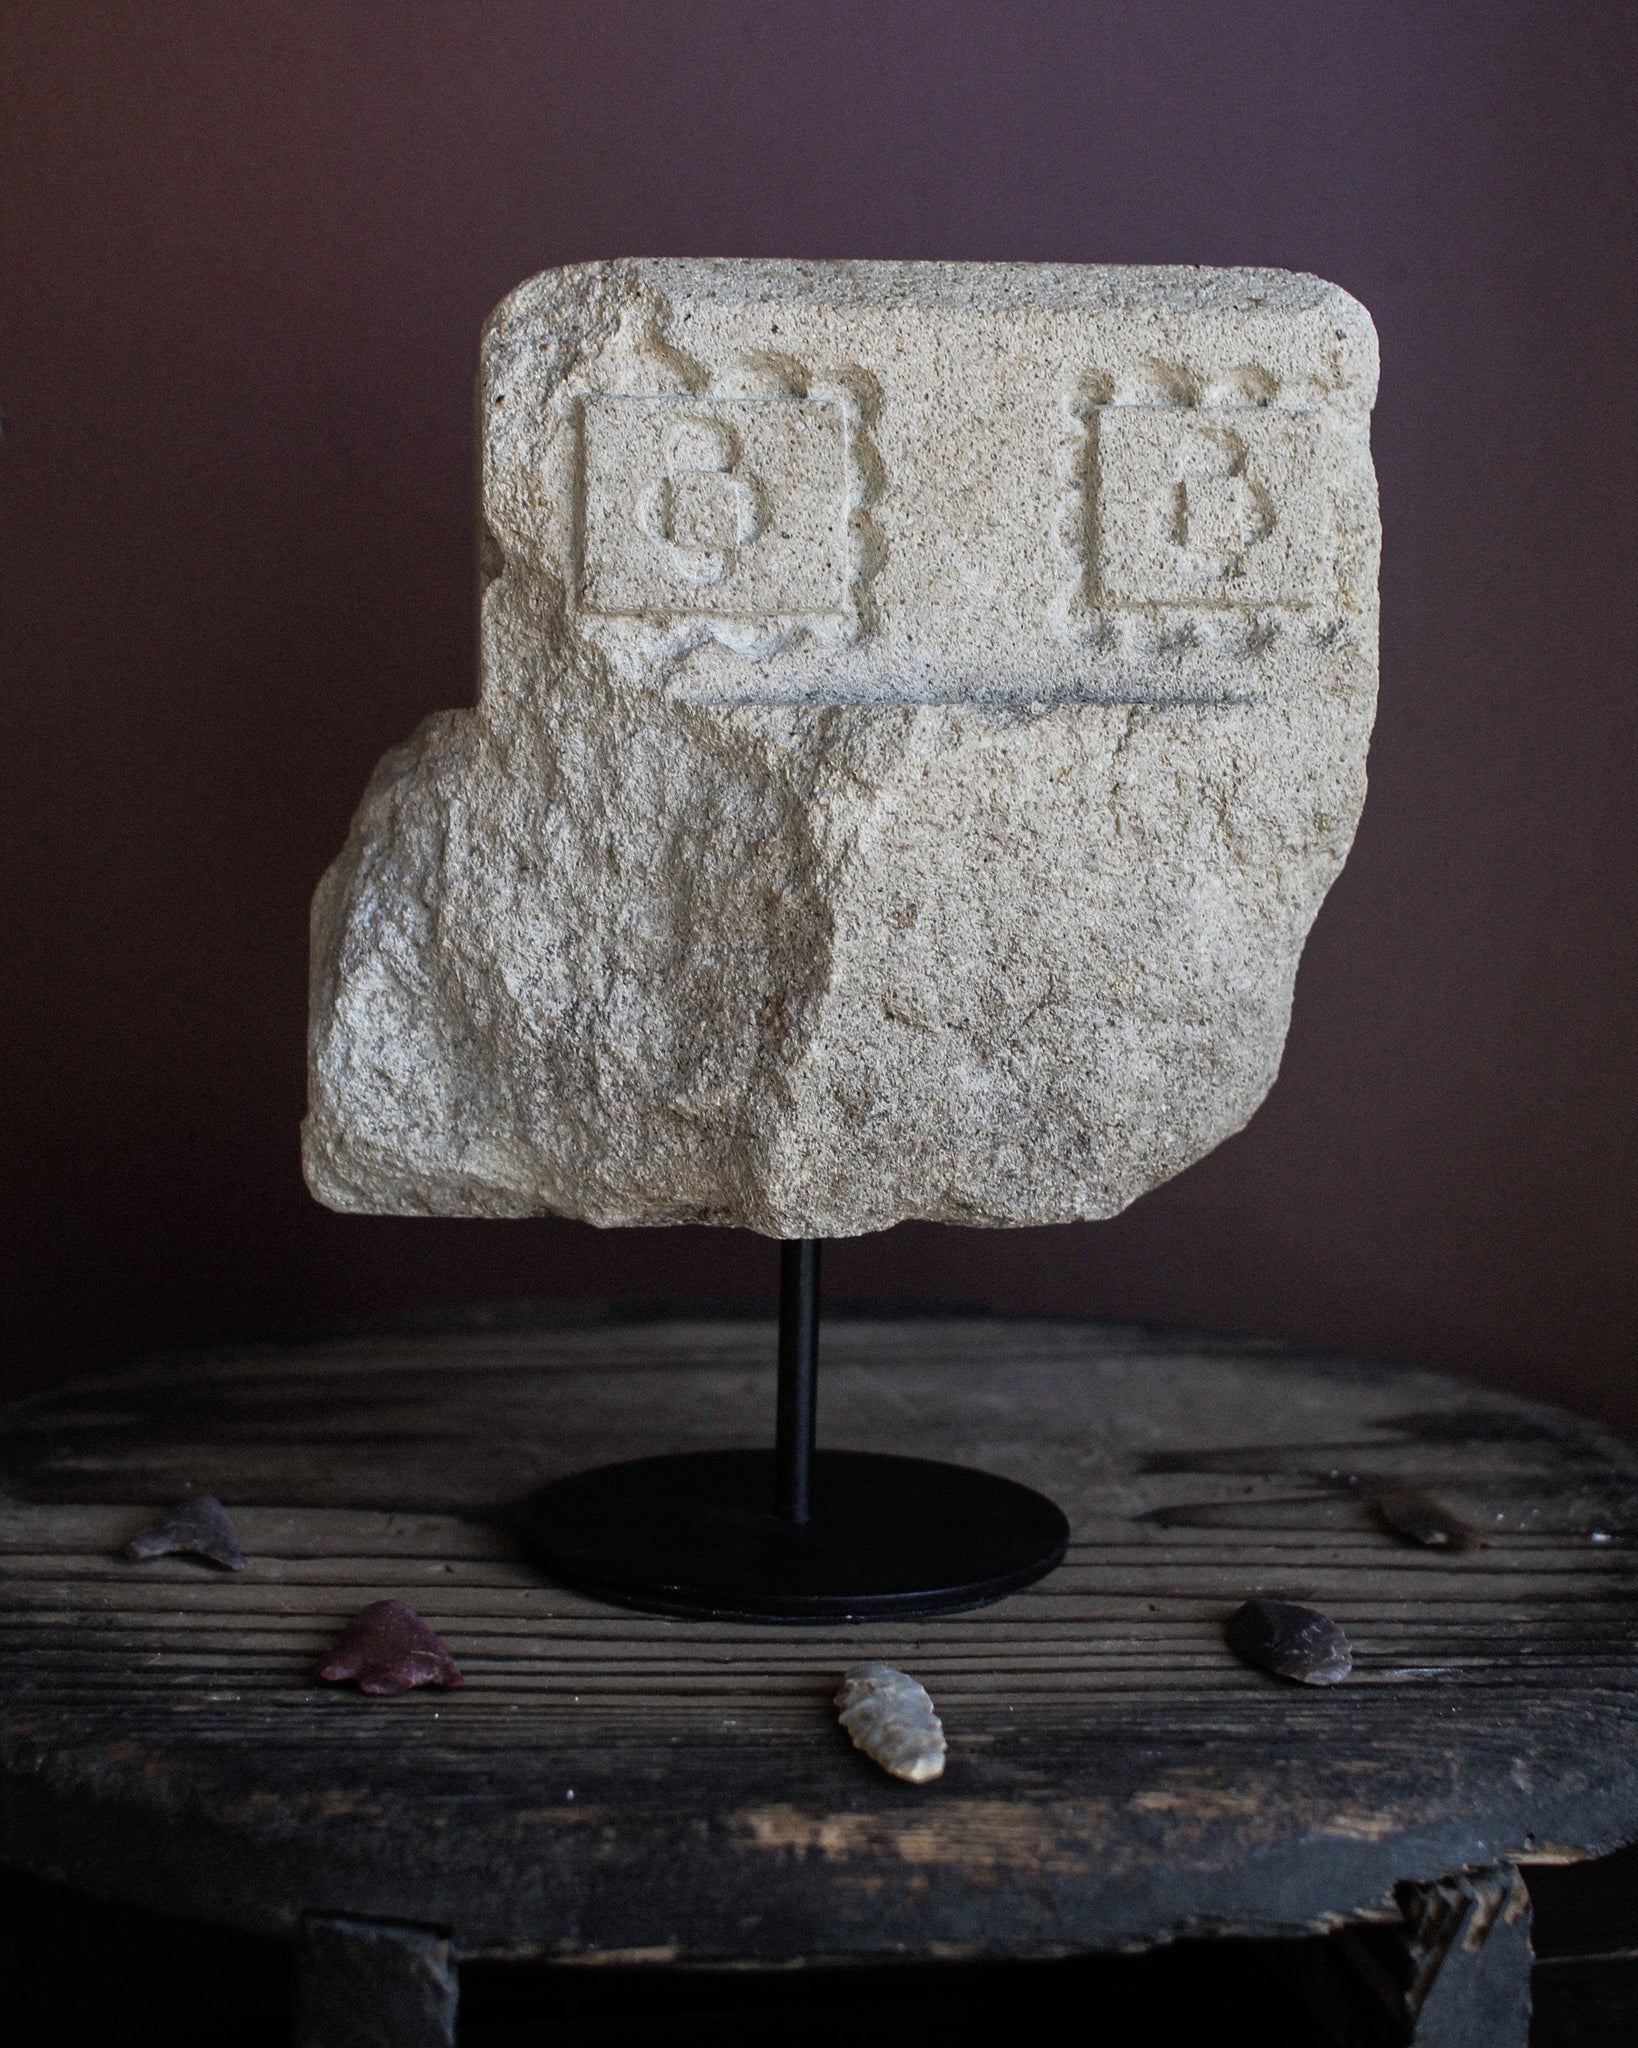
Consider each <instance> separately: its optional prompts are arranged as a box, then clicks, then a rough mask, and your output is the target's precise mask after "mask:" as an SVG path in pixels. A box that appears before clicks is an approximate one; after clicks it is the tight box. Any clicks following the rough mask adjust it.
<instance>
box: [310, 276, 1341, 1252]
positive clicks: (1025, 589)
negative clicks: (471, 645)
mask: <svg viewBox="0 0 1638 2048" xmlns="http://www.w3.org/2000/svg"><path fill="white" fill-rule="evenodd" d="M1375 379H1376V348H1375V336H1374V333H1373V331H1372V328H1371V324H1370V320H1369V318H1368V316H1367V315H1366V314H1365V312H1364V310H1363V309H1362V308H1361V307H1360V306H1359V305H1358V304H1356V303H1355V302H1354V301H1353V300H1352V299H1350V298H1349V297H1348V296H1347V295H1346V294H1345V293H1344V292H1342V291H1340V290H1338V289H1337V288H1336V287H1335V286H1332V285H1328V284H1325V283H1323V282H1321V281H1320V280H1318V279H1315V278H1310V277H1302V276H1294V275H1290V274H1287V273H1284V272H1278V271H1254V270H1235V271H1212V270H1195V269H1106V268H1082V267H1069V266H1057V265H959V264H951V265H946V264H888V263H814V264H808V263H794V262H790V263H785V262H750V261H734V262H623V263H604V264H589V265H584V266H580V267H578V268H575V269H571V270H562V271H554V272H548V273H547V274H545V275H543V276H541V277H537V278H535V279H533V280H531V281H530V282H529V283H527V284H525V285H523V286H522V287H520V288H519V290H517V291H516V292H514V293H513V294H512V295H511V296H510V297H509V298H508V299H506V300H505V301H504V302H503V304H502V305H501V306H500V307H499V308H498V310H497V311H496V312H495V314H494V315H493V316H492V318H491V320H490V322H489V324H488V327H487V329H486V331H485V334H484V340H483V351H482V370H481V377H480V390H479V411H480V433H481V440H482V526H481V534H480V559H481V583H482V598H481V650H482V651H481V665H482V680H481V689H480V695H479V701H478V703H477V705H476V707H475V708H473V709H470V710H464V711H455V712H447V713H443V714H440V715H438V716H436V717H434V718H431V719H429V720H428V721H427V722H426V723H425V724H424V725H423V726H422V727H421V729H420V730H419V731H418V732H417V733H416V734H415V735H414V736H413V737H412V738H411V739H410V740H409V741H408V742H407V743H406V744H404V745H402V746H400V747H398V748H396V749H394V751H393V752H391V753H390V754H388V755H387V757H386V758H385V760H384V761H383V762H382V764H381V766H380V768H379V769H378V771H377V773H376V776H375V778H374V780H373V782H372V783H371V785H370V788H369V790H368V792H367V793H366V795H365V798H364V801H363V804H362V806H361V808H360V810H359V812H358V815H357V817H356V819H355V821H354V824H353V829H352V833H351V836H350V838H349V840H348V843H347V846H346V848H345V850H344V851H343V853H342V854H341V856H340V858H339V859H338V860H337V862H336V863H335V865H334V866H333V867H332V868H331V870H330V871H329V873H328V874H327V875H326V876H325V878H324V880H323V882H322V883H321V885H320V887H319V890H318V893H317V896H316V898H315V901H314V906H313V971H312V1017H311V1038H310V1060H309V1075H310V1112H309V1116H308V1119H307V1123H306V1127H305V1159H306V1170H307V1177H308V1182H309V1185H310V1186H311V1187H312V1189H313V1191H314V1193H315V1194H317V1195H318V1196H319V1197H320V1199H321V1200H323V1201H325V1202H328V1203H329V1204H331V1205H332V1206H333V1207H335V1208H339V1209H352V1210H369V1211H378V1212H391V1213H397V1214H441V1215H486V1216H514V1215H529V1214H536V1213H557V1214H563V1215H570V1216H578V1217H583V1218H586V1219H587V1220H589V1221H591V1222H594V1223H599V1224H629V1223H649V1224H659V1223H673V1222H708V1223H722V1224H738V1225H745V1226H748V1227H750V1228H752V1229H755V1230H760V1231H764V1232H767V1233H769V1234H772V1235H775V1236H781V1237H795V1236H806V1235H812V1236H840V1235H846V1234H848V1233H852V1232H858V1231H865V1230H874V1229H879V1228H882V1227H885V1226H886V1225H889V1224H892V1223H895V1222H897V1221H899V1220H901V1219H903V1218H907V1217H923V1218H931V1219H936V1220H939V1221H945V1222H956V1223H969V1224H1032V1223H1054V1222H1063V1221H1068V1220H1070V1219H1073V1218H1078V1217H1099V1216H1107V1215H1110V1214H1112V1213H1113V1212H1114V1211H1116V1210H1118V1209H1120V1208H1122V1207H1124V1206H1125V1205H1126V1204H1127V1203H1128V1202H1130V1201H1132V1200H1133V1199H1134V1197H1136V1196H1138V1195H1140V1194H1142V1193H1143V1192H1144V1191H1145V1190H1146V1189H1148V1188H1152V1187H1154V1186H1155V1185H1157V1184H1158V1183H1159V1182H1161V1181H1163V1180H1165V1179H1167V1178H1168V1177H1169V1176H1170V1175H1172V1174H1174V1173H1177V1172H1178V1171H1180V1170H1181V1169H1182V1168H1183V1167H1185V1166H1187V1165H1189V1164H1190V1163H1191V1162H1192V1161H1193V1160H1196V1159H1198V1158H1199V1157H1200V1156H1201V1155H1202V1154H1203V1153H1205V1152H1207V1151H1209V1150H1210V1148H1211V1147H1212V1146H1214V1145H1215V1144H1217V1143H1218V1142H1219V1141H1220V1140H1221V1139H1223V1138H1225V1137H1227V1136H1228V1135H1229V1134H1230V1133H1231V1132H1233V1131H1235V1130H1237V1129H1239V1127H1240V1126H1241V1125H1242V1124H1243V1123H1244V1122H1245V1121H1246V1119H1247V1118H1248V1117H1249V1116H1250V1115H1251V1113H1252V1112H1253V1110H1255V1108H1256V1107H1257V1105H1258V1103H1259V1102H1260V1101H1261V1100H1262V1098H1263V1096H1264V1094H1265V1093H1266V1091H1267V1089H1268V1088H1269V1086H1270V1084H1271V1083H1272V1081H1273V1079H1274V1077H1275V1073H1276V1071H1277V1069H1278V1065H1279V1060H1280V1053H1281V1049H1282V1045H1283V1042H1284V1038H1285V1031H1286V1025H1287V1020H1288V1017H1289V1012H1290V1005H1291V997H1292V984H1293V978H1294V976H1295V973H1296V969H1297V962H1298V957H1299V954H1300V952H1301V949H1302V945H1303V941H1304V939H1305V937H1306V935H1307V932H1308V929H1309V927H1310V925H1311V923H1312V921H1313V918H1314V915H1315V913H1316V911H1317V910H1318V908H1319V905H1320V902H1321V899H1322V898H1323V896H1324V894H1325V891H1326V889H1327V888H1328V887H1329V885H1330V883H1331V881H1332V879H1333V878H1334V877H1335V875H1336V873H1337V871H1338V869H1339V867H1340V866H1341V863H1342V861H1343V859H1344V857H1345V855H1346V853H1347V850H1348V846H1349V842H1350V840H1351V838H1352V835H1353V831H1354V826H1355V822H1356V819H1357V817H1358V813H1359V808H1360V804H1361V802H1362V800H1363V795H1364V788H1365V754H1366V747H1367V742H1368V738H1369V732H1370V726H1371V719H1372V715H1373V709H1374V702H1375V686H1376V662H1377V644H1376V562H1377V519H1376V505H1375V487H1374V480H1373V476H1372V471H1371V464H1370V456H1369V446H1368V426H1369V412H1370V406H1371V402H1372V398H1373V395H1374V390H1375Z"/></svg>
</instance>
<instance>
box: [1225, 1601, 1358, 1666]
mask: <svg viewBox="0 0 1638 2048" xmlns="http://www.w3.org/2000/svg"><path fill="white" fill-rule="evenodd" d="M1223 1633H1224V1637H1225V1639H1226V1640H1227V1643H1228V1646H1229V1648H1230V1649H1231V1650H1232V1651H1233V1652H1234V1654H1235V1655H1236V1656H1237V1657H1240V1658H1242V1659H1243V1660H1244V1661H1245V1662H1246V1663H1247V1664H1255V1665H1256V1666H1257V1668H1258V1669H1259V1670H1260V1671H1269V1672H1272V1673H1273V1674H1274V1676H1275V1677H1276V1678H1289V1679H1292V1680H1294V1681H1295V1682H1296V1683H1297V1684H1299V1685H1340V1684H1341V1683H1342V1681H1343V1680H1344V1679H1345V1678H1346V1677H1347V1676H1348V1674H1349V1672H1351V1671H1352V1670H1353V1668H1354V1653H1353V1649H1352V1647H1351V1645H1350V1644H1349V1641H1348V1638H1347V1636H1346V1635H1344V1634H1343V1632H1342V1630H1341V1629H1340V1628H1339V1627H1338V1626H1337V1624H1336V1623H1335V1622H1334V1621H1333V1620H1332V1619H1331V1617H1330V1616H1329V1615H1328V1614H1322V1613H1321V1612H1320V1610H1319V1609H1318V1608H1317V1607H1304V1606H1302V1605H1301V1604H1300V1603H1299V1602H1297V1601H1295V1600H1264V1599H1256V1600H1247V1601H1246V1602H1245V1604H1244V1605H1243V1606H1241V1607H1237V1608H1236V1609H1235V1611H1234V1613H1233V1614H1231V1615H1230V1616H1229V1619H1228V1623H1227V1625H1226V1626H1225V1628H1224V1631H1223Z"/></svg>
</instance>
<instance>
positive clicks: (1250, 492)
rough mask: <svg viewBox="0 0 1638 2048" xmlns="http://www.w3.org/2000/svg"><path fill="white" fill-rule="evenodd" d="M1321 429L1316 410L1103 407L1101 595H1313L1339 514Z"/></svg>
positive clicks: (1162, 599) (1197, 598)
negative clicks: (1334, 513) (1333, 509)
mask: <svg viewBox="0 0 1638 2048" xmlns="http://www.w3.org/2000/svg"><path fill="white" fill-rule="evenodd" d="M1321 431H1322V425H1321V421H1320V418H1319V415H1318V414H1317V413H1313V412H1281V411H1274V410H1269V411H1259V410H1256V409H1255V408H1252V407H1247V406H1234V407H1207V406H1188V407H1182V406H1118V405H1111V406H1104V407H1102V408H1100V409H1099V411H1098V414H1097V425H1096V435H1097V444H1096V456H1095V462H1096V478H1097V487H1096V501H1095V507H1094V513H1093V517H1094V521H1095V551H1094V592H1093V596H1094V601H1095V602H1097V603H1100V604H1104V605H1111V606H1121V605H1191V606H1192V605H1245V606H1254V605H1303V604H1309V603H1312V602H1313V601H1314V599H1315V598H1316V597H1317V596H1318V595H1319V594H1320V586H1321V578H1322V574H1323V567H1324V558H1325V548H1326V545H1327V541H1328V538H1329V525H1330V503H1329V495H1328V492H1327V489H1326V484H1325V478H1324V471H1323V464H1322V460H1321V452H1322V451H1321V448H1320V439H1319V437H1320V434H1321Z"/></svg>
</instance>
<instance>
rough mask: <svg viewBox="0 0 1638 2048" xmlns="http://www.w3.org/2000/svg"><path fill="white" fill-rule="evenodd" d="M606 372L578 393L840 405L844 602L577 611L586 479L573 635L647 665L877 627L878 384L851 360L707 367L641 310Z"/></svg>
mask: <svg viewBox="0 0 1638 2048" xmlns="http://www.w3.org/2000/svg"><path fill="white" fill-rule="evenodd" d="M603 367H604V368H605V370H606V371H607V372H608V376H607V377H606V379H605V380H603V381H599V382H598V383H596V384H595V385H594V384H592V383H590V382H586V383H579V382H577V383H576V385H575V387H574V390H573V396H574V397H575V398H577V399H579V398H584V397H592V396H600V395H602V394H604V393H607V392H617V393H619V395H621V396H633V397H648V398H669V397H678V398H681V397H689V398H698V399H701V400H709V399H725V398H796V399H802V398H806V399H813V400H817V401H821V402H826V403H830V404H833V405H836V406H838V407H839V408H840V410H841V414H842V429H843V437H842V446H843V477H844V485H845V489H846V517H847V562H846V579H845V583H844V588H843V606H842V610H841V611H840V612H839V613H836V612H818V613H779V614H775V615H773V616H771V617H769V618H766V619H724V618H718V617H713V616H712V615H711V614H710V613H708V612H689V611H683V610H674V611H657V612H654V613H651V614H646V615H644V616H643V617H641V618H624V617H616V616H611V615H609V614H605V613H599V612H590V611H582V610H580V608H579V604H578V591H579V586H580V547H581V545H582V540H581V537H582V535H583V533H584V530H585V505H584V495H583V492H584V485H583V482H581V483H577V486H576V503H575V543H574V545H575V561H574V563H573V565H572V568H571V576H570V586H571V588H572V589H573V590H574V591H575V593H576V604H575V621H576V625H577V626H578V628H579V630H580V632H581V633H582V634H583V635H584V636H585V638H587V639H588V640H591V641H592V642H593V643H594V644H596V645H598V646H599V647H601V648H602V649H603V650H604V652H605V653H607V654H609V655H611V656H613V657H614V658H615V659H617V660H618V661H620V662H621V664H622V666H631V667H636V668H642V669H649V668H652V667H654V666H656V665H668V664H670V663H672V662H674V661H677V660H679V659H680V658H681V657H682V656H683V655H685V654H688V653H691V652H692V651H693V649H695V648H696V647H701V646H703V645H705V643H706V642H707V641H711V640H714V641H716V642H717V643H718V645H719V646H722V647H726V648H727V649H729V650H730V652H732V653H734V654H739V655H743V656H744V657H745V659H746V660H747V661H752V662H763V661H767V660H769V659H770V658H771V657H772V656H774V655H776V654H784V653H787V652H788V651H789V650H790V649H791V648H793V647H795V646H797V645H798V644H799V643H800V642H801V641H803V640H804V639H811V640H813V641H814V642H816V643H817V644H818V645H819V646H821V647H826V648H835V649H840V648H844V647H853V646H856V645H857V644H858V643H859V642H860V641H861V640H863V639H865V638H866V637H867V636H868V635H869V633H870V632H871V630H872V628H873V627H874V625H875V616H876V615H875V605H874V601H873V599H872V597H871V594H870V584H871V581H872V579H873V578H874V577H875V575H876V574H877V572H878V570H879V569H880V568H881V566H882V563H883V562H884V561H885V560H886V556H887V547H886V542H885V540H884V539H883V536H882V532H881V528H880V527H879V526H878V525H877V523H876V521H875V519H874V518H873V517H872V516H871V507H872V506H873V505H874V504H876V502H877V501H878V499H879V498H880V496H881V492H882V488H883V482H884V477H883V471H882V462H881V457H880V455H879V454H878V453H877V450H876V447H875V444H874V442H873V441H872V440H871V438H870V430H871V427H872V426H873V424H874V422H875V419H876V415H877V412H878V410H879V408H880V405H881V391H880V387H879V386H878V385H877V383H876V380H875V379H874V378H873V377H872V376H871V375H870V373H869V372H868V371H866V370H862V369H860V368H859V367H858V365H857V364H852V363H848V364H844V365H842V366H841V367H840V368H839V369H836V370H819V371H814V370H810V369H809V368H808V367H806V366H805V365H804V364H802V363H799V362H798V361H796V359H795V358H794V357H791V356H786V355H780V354H778V353H775V352H773V351H761V352H750V353H747V354H744V355H741V356H738V357H736V358H735V359H734V360H733V361H731V362H729V363H727V364H725V365H723V366H721V367H719V368H716V369H712V368H710V367H708V366H707V365H706V364H704V363H702V362H700V361H699V360H698V359H697V358H695V357H693V356H689V355H685V354H684V353H683V352H682V351H681V350H680V349H677V348H674V347H673V346H672V345H671V344H670V343H669V342H668V341H667V340H666V339H665V336H664V335H663V333H662V332H661V330H660V324H659V320H658V318H657V316H656V314H655V313H654V312H653V311H652V310H650V311H646V312H645V313H643V314H642V315H640V316H639V317H638V318H636V319H630V318H628V320H627V321H625V322H622V327H621V332H620V333H619V334H618V335H617V336H616V337H615V342H614V345H613V346H612V348H611V350H610V351H609V354H608V356H607V357H606V358H605V362H604V365H603Z"/></svg>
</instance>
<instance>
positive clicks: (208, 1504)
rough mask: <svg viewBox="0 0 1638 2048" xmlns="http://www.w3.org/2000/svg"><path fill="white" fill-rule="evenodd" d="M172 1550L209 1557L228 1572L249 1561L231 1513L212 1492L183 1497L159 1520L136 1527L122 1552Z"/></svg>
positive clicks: (142, 1555) (131, 1555)
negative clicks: (189, 1497) (135, 1531)
mask: <svg viewBox="0 0 1638 2048" xmlns="http://www.w3.org/2000/svg"><path fill="white" fill-rule="evenodd" d="M174 1551H182V1552H185V1553H187V1554H188V1555H190V1556H193V1557H204V1558H208V1559H209V1560H210V1562H211V1563H212V1564H219V1565H225V1566H226V1567H227V1569H228V1570H229V1571H230V1572H242V1571H243V1570H244V1569H245V1567H246V1565H248V1564H249V1562H250V1560H249V1558H248V1557H246V1556H245V1554H244V1552H243V1551H242V1550H241V1549H240V1548H239V1538H238V1535H237V1533H236V1532H235V1530H234V1527H233V1518H232V1516H231V1515H230V1514H229V1513H228V1511H227V1509H226V1508H225V1507H223V1505H222V1503H221V1502H220V1501H219V1500H218V1499H217V1498H216V1496H215V1494H214V1493H201V1494H197V1495H196V1496H195V1497H194V1498H193V1499H192V1500H185V1501H183V1502H182V1503H181V1505H180V1506H179V1507H174V1508H172V1509H171V1511H170V1513H169V1514H168V1515H166V1516H165V1517H164V1519H163V1520H162V1521H158V1522H155V1523H153V1524H152V1525H151V1526H150V1527H149V1528H146V1529H141V1530H139V1531H138V1532H137V1534H136V1535H135V1536H133V1537H132V1538H131V1540H130V1542H129V1543H127V1544H126V1546H125V1555H126V1556H127V1557H129V1558H131V1559H133V1560H139V1559H142V1558H149V1557H166V1556H169V1555H170V1554H171V1553H172V1552H174Z"/></svg>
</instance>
